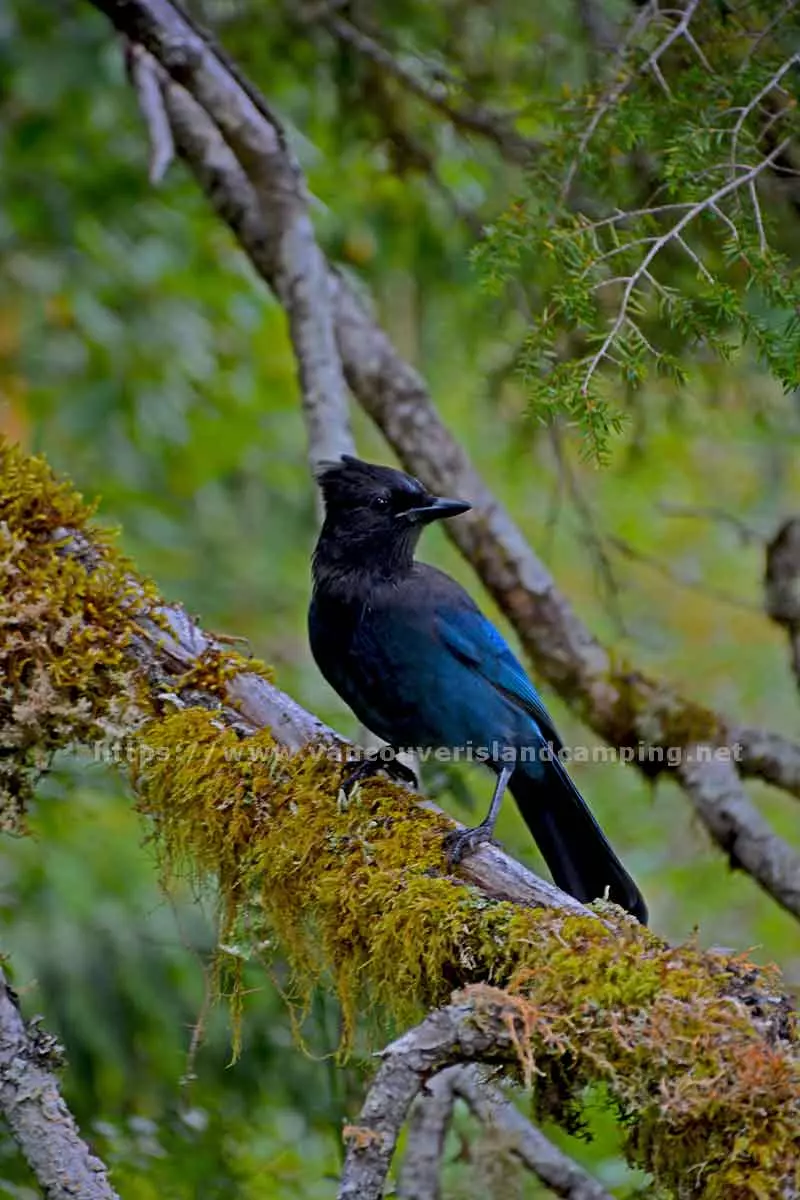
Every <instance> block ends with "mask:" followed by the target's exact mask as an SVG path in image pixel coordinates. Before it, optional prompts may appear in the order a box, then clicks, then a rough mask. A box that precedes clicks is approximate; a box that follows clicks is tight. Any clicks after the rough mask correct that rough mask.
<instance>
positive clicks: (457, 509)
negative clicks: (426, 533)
mask: <svg viewBox="0 0 800 1200" xmlns="http://www.w3.org/2000/svg"><path fill="white" fill-rule="evenodd" d="M471 508H472V505H471V504H467V503H466V501H464V500H445V498H444V497H443V496H435V497H433V499H432V500H431V502H430V504H426V505H424V506H423V507H421V508H409V509H407V510H406V512H403V513H400V514H399V515H400V517H402V518H404V519H405V520H406V521H408V522H409V524H411V525H430V523H431V521H441V520H444V518H445V517H457V516H458V515H459V513H465V512H469V510H470V509H471Z"/></svg>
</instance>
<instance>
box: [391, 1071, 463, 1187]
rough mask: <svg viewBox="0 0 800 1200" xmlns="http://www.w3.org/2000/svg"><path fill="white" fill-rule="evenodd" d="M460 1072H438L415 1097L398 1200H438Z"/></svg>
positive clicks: (398, 1185)
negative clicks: (445, 1147) (446, 1142)
mask: <svg viewBox="0 0 800 1200" xmlns="http://www.w3.org/2000/svg"><path fill="white" fill-rule="evenodd" d="M460 1069H461V1068H459V1067H449V1068H448V1069H447V1070H446V1071H440V1072H439V1074H438V1075H434V1076H433V1078H432V1079H429V1080H428V1081H427V1083H426V1084H425V1085H424V1087H423V1088H422V1090H421V1092H420V1094H419V1096H418V1097H417V1102H416V1104H415V1105H414V1108H413V1109H412V1112H411V1119H410V1120H409V1122H408V1134H407V1144H406V1152H405V1154H404V1156H403V1162H402V1165H401V1167H400V1174H399V1177H398V1181H397V1195H398V1197H399V1200H439V1197H440V1195H441V1187H440V1175H441V1170H442V1155H443V1153H444V1143H445V1139H446V1137H447V1131H448V1129H449V1128H450V1121H451V1118H452V1115H453V1105H454V1104H455V1099H456V1097H455V1092H454V1090H453V1085H454V1083H455V1078H456V1075H457V1074H458V1072H459V1070H460Z"/></svg>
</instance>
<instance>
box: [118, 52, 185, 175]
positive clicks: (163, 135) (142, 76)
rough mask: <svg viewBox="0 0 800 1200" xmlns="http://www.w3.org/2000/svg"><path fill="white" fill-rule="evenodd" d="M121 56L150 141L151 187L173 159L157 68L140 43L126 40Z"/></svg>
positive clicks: (172, 145) (172, 147)
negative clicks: (124, 59) (138, 44)
mask: <svg viewBox="0 0 800 1200" xmlns="http://www.w3.org/2000/svg"><path fill="white" fill-rule="evenodd" d="M125 57H126V62H127V65H128V73H129V75H130V79H131V83H132V84H133V90H134V92H135V93H136V99H137V101H138V103H139V111H140V113H141V114H142V117H143V118H144V123H145V126H146V128H147V137H148V141H149V143H150V166H149V171H148V178H149V180H150V183H151V184H153V186H157V185H158V184H159V183H161V181H162V179H163V178H164V176H165V175H166V173H167V171H168V170H169V167H170V164H171V163H172V161H173V159H174V158H175V143H174V141H173V140H172V128H171V126H170V123H169V118H168V116H167V114H166V110H165V109H164V99H163V97H162V95H161V87H160V84H159V82H158V74H157V72H158V70H159V69H160V68H158V66H157V64H156V62H155V60H154V59H153V57H152V56H151V55H150V54H148V53H147V51H146V50H145V49H144V47H143V46H137V45H136V44H135V43H134V42H129V41H127V39H126V43H125Z"/></svg>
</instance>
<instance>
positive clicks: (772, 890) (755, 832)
mask: <svg viewBox="0 0 800 1200" xmlns="http://www.w3.org/2000/svg"><path fill="white" fill-rule="evenodd" d="M710 749H711V747H708V746H705V747H704V746H697V747H695V748H694V749H693V751H692V752H691V753H690V754H689V755H687V757H686V759H685V760H684V761H683V762H682V763H681V764H680V765H679V766H678V767H677V768H676V774H677V777H678V779H679V780H680V782H681V784H682V785H683V787H684V790H685V791H686V794H687V796H688V797H689V799H690V800H691V802H692V804H693V805H694V808H695V812H696V813H697V814H698V816H699V817H700V818H701V820H702V821H703V824H704V825H705V826H706V828H707V829H708V830H709V832H710V834H711V836H712V837H713V839H714V841H715V842H716V843H717V845H718V846H719V848H720V849H721V850H723V851H724V852H725V854H727V856H728V861H729V862H730V864H731V866H732V867H734V868H736V867H738V868H740V869H742V870H744V871H746V872H747V873H748V875H751V876H752V877H753V879H757V880H758V882H759V883H760V884H761V886H762V887H763V888H764V890H765V891H767V892H769V894H770V895H771V896H774V898H775V899H776V900H777V901H778V903H779V904H782V905H783V907H784V908H785V909H786V910H787V912H791V913H794V914H795V916H800V858H798V856H797V854H796V853H795V852H794V850H792V849H791V847H790V846H788V845H787V844H786V842H784V841H783V839H782V838H779V837H778V835H777V834H776V833H775V832H774V830H772V829H771V828H770V825H769V823H768V822H767V821H765V820H764V818H763V817H762V816H761V814H760V813H759V812H758V811H757V809H756V808H755V807H754V806H753V805H752V804H751V803H750V800H749V799H748V797H747V794H746V792H745V790H744V788H743V787H742V783H741V780H740V779H739V776H738V774H737V772H736V769H735V767H734V766H733V764H732V763H726V762H722V761H721V760H719V759H718V758H711V757H710V755H708V754H707V753H704V752H707V751H709V750H710Z"/></svg>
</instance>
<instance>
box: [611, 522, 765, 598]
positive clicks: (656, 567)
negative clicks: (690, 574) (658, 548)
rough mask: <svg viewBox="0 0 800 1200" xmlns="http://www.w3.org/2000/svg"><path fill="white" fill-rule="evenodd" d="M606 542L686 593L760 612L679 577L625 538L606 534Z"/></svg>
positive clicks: (665, 565) (729, 595) (653, 556)
mask: <svg viewBox="0 0 800 1200" xmlns="http://www.w3.org/2000/svg"><path fill="white" fill-rule="evenodd" d="M606 541H607V542H608V544H609V545H610V546H613V547H614V549H615V550H618V551H619V553H620V554H622V555H624V557H625V558H627V559H630V560H631V562H638V563H642V564H643V565H644V566H646V567H650V569H651V570H653V571H656V572H657V573H658V574H659V575H661V576H662V578H664V579H668V580H669V582H670V583H673V584H674V585H675V586H676V587H679V588H686V590H687V591H691V592H697V593H698V594H699V595H701V596H706V597H707V598H708V599H709V600H715V601H717V602H718V603H720V604H729V605H730V606H731V607H732V608H738V609H739V610H740V611H741V612H749V613H757V612H760V611H761V610H760V609H759V607H758V605H756V604H750V603H748V601H747V600H742V599H741V597H740V596H734V595H733V594H732V593H730V592H726V591H724V590H723V589H722V588H715V587H711V586H710V585H709V584H706V583H701V582H700V581H699V580H697V579H690V578H687V577H686V576H685V575H681V574H680V572H679V571H676V570H675V569H674V568H672V567H670V566H669V564H668V563H664V562H662V561H661V559H660V558H657V557H656V555H655V554H648V553H647V551H645V550H640V549H639V548H638V547H637V546H634V545H632V544H631V543H630V542H629V541H627V539H626V538H621V537H619V536H618V535H617V534H613V533H609V534H606Z"/></svg>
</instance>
